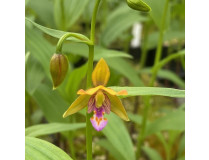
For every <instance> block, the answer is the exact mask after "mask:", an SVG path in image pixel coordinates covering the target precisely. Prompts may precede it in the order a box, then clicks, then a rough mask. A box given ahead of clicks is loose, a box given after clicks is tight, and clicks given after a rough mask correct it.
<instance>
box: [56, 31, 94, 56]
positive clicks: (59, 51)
mask: <svg viewBox="0 0 209 160" xmlns="http://www.w3.org/2000/svg"><path fill="white" fill-rule="evenodd" d="M68 37H75V38H77V39H79V40H81V41H82V42H83V43H86V44H88V45H92V42H91V41H90V40H89V39H88V38H87V37H85V36H83V35H81V34H77V33H66V34H64V35H63V36H62V37H61V38H60V39H59V41H58V43H57V47H56V53H59V54H61V53H62V45H63V43H64V41H65V40H66V39H67V38H68ZM84 38H85V39H84Z"/></svg>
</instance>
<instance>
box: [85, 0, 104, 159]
mask: <svg viewBox="0 0 209 160" xmlns="http://www.w3.org/2000/svg"><path fill="white" fill-rule="evenodd" d="M100 1H101V0H96V3H95V6H94V11H93V15H92V20H91V35H90V40H91V42H92V43H93V45H89V57H88V70H87V81H86V88H90V87H91V86H92V84H91V74H92V71H93V60H94V44H95V26H96V16H97V11H98V7H99V3H100ZM91 116H92V114H88V112H86V149H87V160H92V125H91V122H90V118H91Z"/></svg>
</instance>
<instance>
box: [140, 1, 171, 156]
mask: <svg viewBox="0 0 209 160" xmlns="http://www.w3.org/2000/svg"><path fill="white" fill-rule="evenodd" d="M168 5H169V0H166V2H165V6H164V11H163V17H162V21H161V22H162V23H161V27H160V35H159V40H158V45H157V51H156V54H155V62H154V67H155V66H157V65H158V63H159V61H160V58H161V54H162V44H163V37H164V29H165V22H166V15H167V11H168ZM154 67H153V68H154ZM157 71H158V70H154V72H153V74H152V78H151V81H150V83H149V86H150V87H152V86H153V85H154V82H155V79H156V76H157ZM150 98H151V97H150V96H147V97H145V100H144V102H145V108H144V113H143V118H142V126H141V132H140V134H139V137H138V145H137V153H136V157H137V158H139V157H140V156H141V148H142V145H143V142H144V138H145V131H146V126H147V119H148V113H149V109H150V106H151V104H150Z"/></svg>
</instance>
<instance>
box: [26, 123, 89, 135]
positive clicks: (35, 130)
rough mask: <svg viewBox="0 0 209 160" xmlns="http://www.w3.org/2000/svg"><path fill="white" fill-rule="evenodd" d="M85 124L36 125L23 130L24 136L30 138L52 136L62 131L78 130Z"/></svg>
mask: <svg viewBox="0 0 209 160" xmlns="http://www.w3.org/2000/svg"><path fill="white" fill-rule="evenodd" d="M85 126H86V124H85V123H71V124H66V123H49V124H38V125H34V126H30V127H28V128H26V129H25V135H26V136H30V137H38V136H43V135H48V134H53V133H57V132H63V131H72V130H76V129H80V128H84V127H85Z"/></svg>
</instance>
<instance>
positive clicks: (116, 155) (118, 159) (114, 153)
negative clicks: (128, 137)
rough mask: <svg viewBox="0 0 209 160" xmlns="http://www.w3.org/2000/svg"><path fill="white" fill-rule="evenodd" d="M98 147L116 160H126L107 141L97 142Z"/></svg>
mask: <svg viewBox="0 0 209 160" xmlns="http://www.w3.org/2000/svg"><path fill="white" fill-rule="evenodd" d="M97 143H98V144H99V145H100V146H102V147H103V148H105V149H106V150H107V151H109V153H110V154H111V155H112V156H113V157H114V158H115V159H116V160H126V159H125V158H124V157H123V156H122V155H121V153H120V152H119V151H118V150H117V149H116V148H114V146H113V145H112V144H111V143H110V142H109V141H107V140H105V139H102V140H99V141H98V142H97Z"/></svg>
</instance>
